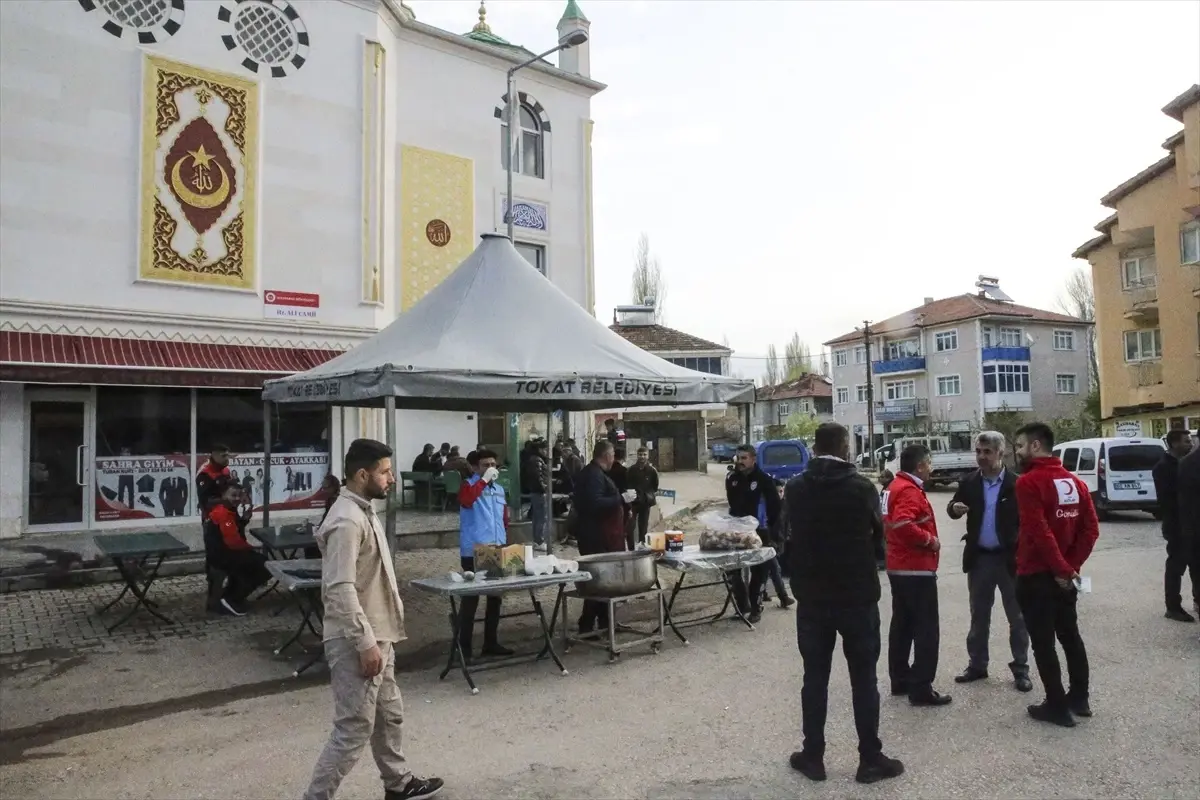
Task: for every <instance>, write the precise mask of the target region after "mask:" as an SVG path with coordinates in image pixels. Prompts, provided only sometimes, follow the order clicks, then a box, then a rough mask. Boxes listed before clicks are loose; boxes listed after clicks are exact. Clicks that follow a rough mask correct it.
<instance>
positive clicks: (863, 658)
mask: <svg viewBox="0 0 1200 800" xmlns="http://www.w3.org/2000/svg"><path fill="white" fill-rule="evenodd" d="M838 634H841V636H842V653H843V654H845V656H846V666H847V667H849V671H850V692H851V696H852V698H853V704H854V727H855V729H856V730H857V731H858V753H859V757H860V758H863V759H867V758H871V757H873V756H877V755H879V753H880V752H881V751H882V750H883V745H882V744H881V743H880V741H879V686H878V685H877V679H876V666H877V664H878V663H879V650H880V642H879V605H878V604H876V603H871V604H870V605H865V606H850V607H845V608H827V607H826V608H814V607H805V606H799V607H798V608H797V609H796V644H797V645H798V646H799V648H800V657H801V658H802V659H804V686H803V687H802V688H801V690H800V712H801V716H802V719H803V725H804V750H805V752H808V753H813V754H814V755H824V753H825V717H826V713H827V711H828V706H829V673H830V671H831V670H832V668H833V648H834V646H835V645H836V643H837V637H838Z"/></svg>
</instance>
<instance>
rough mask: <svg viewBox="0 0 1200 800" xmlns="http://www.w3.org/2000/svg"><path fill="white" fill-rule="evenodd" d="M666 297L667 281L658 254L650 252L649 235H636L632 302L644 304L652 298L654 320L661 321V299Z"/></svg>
mask: <svg viewBox="0 0 1200 800" xmlns="http://www.w3.org/2000/svg"><path fill="white" fill-rule="evenodd" d="M666 297H667V281H666V279H665V278H663V274H662V265H661V264H659V262H658V256H656V255H653V254H652V253H651V252H650V237H649V236H647V235H646V234H644V233H643V234H642V235H640V236H639V237H638V243H637V251H636V252H635V253H634V257H633V304H634V305H645V304H646V302H647V301H648V300H651V299H653V300H654V321H655V322H659V323H661V322H662V321H663V305H664V304H663V301H664V300H665V299H666Z"/></svg>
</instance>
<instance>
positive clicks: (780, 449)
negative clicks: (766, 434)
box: [754, 439, 808, 481]
mask: <svg viewBox="0 0 1200 800" xmlns="http://www.w3.org/2000/svg"><path fill="white" fill-rule="evenodd" d="M754 449H755V451H756V452H757V455H758V465H759V466H760V467H762V471H763V472H765V473H767V474H768V475H770V476H771V477H772V478H774V479H775V480H777V481H786V480H790V479H791V478H793V477H795V476H797V475H799V474H800V473H801V472H804V468H805V467H806V466H808V448H807V447H805V445H804V442H802V441H800V440H799V439H776V440H774V441H768V442H759V443H758V444H757V445H755V446H754Z"/></svg>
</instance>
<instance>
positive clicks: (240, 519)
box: [204, 484, 271, 617]
mask: <svg viewBox="0 0 1200 800" xmlns="http://www.w3.org/2000/svg"><path fill="white" fill-rule="evenodd" d="M243 494H244V490H243V489H242V488H241V487H240V486H238V485H237V484H229V485H227V486H226V487H225V488H224V490H223V491H222V492H221V497H220V502H219V503H218V504H217V505H215V506H213V507H212V509H211V510H210V511H209V513H208V519H207V520H206V521H205V523H204V551H205V554H206V555H207V557H208V563H209V565H210V566H211V567H214V568H216V569H219V570H221V571H222V572H224V573H226V574H227V575H228V576H229V580H228V582H227V583H226V584H225V591H224V593H223V594H222V595H221V599H220V601H219V602H218V603H217V605H216V607H215V608H213V610H214V611H218V612H220V613H222V614H231V615H233V616H235V617H240V616H243V615H244V614H245V613H246V598H247V597H249V596H250V594H251V593H252V592H253V591H254V590H255V589H257V588H258V587H260V586H262V585H263V584H265V583H266V582H267V581H269V580H270V579H271V573H270V572H268V571H267V568H266V567H265V566H264V564H265V563H266V560H267V559H266V556H264V555H263V554H262V553H260V552H258V551H257V550H255V549H254V548H253V547H251V545H250V543H249V542H248V541H246V525H247V524H248V523H249V522H250V513H251V512H250V507H249V506H247V508H246V510H245V511H244V512H242V513H238V510H237V508H238V504H239V503H241V502H242V495H243Z"/></svg>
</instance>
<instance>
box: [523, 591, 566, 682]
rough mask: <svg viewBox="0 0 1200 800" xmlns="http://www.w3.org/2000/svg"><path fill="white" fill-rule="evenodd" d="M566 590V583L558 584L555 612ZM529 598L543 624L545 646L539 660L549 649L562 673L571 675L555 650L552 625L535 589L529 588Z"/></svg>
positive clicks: (539, 620)
mask: <svg viewBox="0 0 1200 800" xmlns="http://www.w3.org/2000/svg"><path fill="white" fill-rule="evenodd" d="M565 590H566V585H565V584H562V583H560V584H559V585H558V596H557V597H556V598H555V601H554V611H555V613H557V611H558V604H559V601H560V600H562V596H563V592H564V591H565ZM529 599H530V600H532V601H533V610H534V611H536V612H537V618H538V622H539V623H541V626H542V638H543V639H544V641H545V646H544V647H543V648H542V652H541V653H538V656H537V657H538V660H540V659H541V658H542V657H543V656H544V655H545V654H546V652H547V651H549V653H550V657H551V658H553V659H554V663H555V664H557V665H558V669H559V671H560V672H561V674H563V675H569V674H570V673H569V672H567V668H566V667H564V666H563V663H562V659H560V658H559V657H558V653H556V652H554V640H553V638H552V632H551V627H550V626H549V625H547V624H546V615H545V614H544V613H542V601H541V600H538V599H537V592H535V591H534V590H533V589H530V590H529ZM551 618H553V614H552V615H551Z"/></svg>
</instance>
